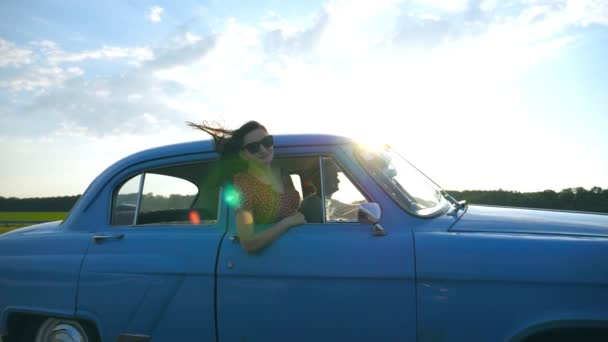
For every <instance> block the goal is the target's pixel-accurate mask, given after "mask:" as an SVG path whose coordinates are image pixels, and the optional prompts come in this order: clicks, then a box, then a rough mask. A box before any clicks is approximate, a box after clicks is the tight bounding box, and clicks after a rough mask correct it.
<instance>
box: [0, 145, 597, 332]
mask: <svg viewBox="0 0 608 342" xmlns="http://www.w3.org/2000/svg"><path fill="white" fill-rule="evenodd" d="M275 143H276V145H277V149H276V151H277V153H278V154H281V153H283V154H302V155H305V154H308V155H310V154H312V155H316V154H332V155H333V154H335V155H336V157H337V158H338V159H339V162H340V163H341V164H342V165H343V166H344V167H345V168H346V169H347V171H348V173H350V175H351V176H352V177H353V179H354V180H355V182H356V184H358V186H360V187H361V190H362V191H363V192H364V193H366V194H367V196H368V197H369V198H370V199H372V200H373V201H375V202H377V203H379V204H380V206H381V207H382V210H383V217H382V220H381V224H382V225H383V227H384V228H385V230H386V231H387V233H388V235H387V236H385V237H372V236H371V234H370V230H371V225H366V224H359V223H349V224H344V225H342V224H340V225H338V224H329V225H316V224H306V225H303V226H300V227H295V228H293V229H291V230H290V232H289V233H288V234H285V235H284V236H283V237H281V239H279V240H278V241H276V242H275V243H274V244H273V245H271V246H270V247H269V248H267V249H266V250H265V251H263V252H262V253H261V254H260V255H253V256H252V255H246V254H245V252H244V251H243V250H242V248H241V247H240V246H239V245H238V244H236V243H234V242H233V241H231V240H229V236H230V235H232V234H231V233H234V222H232V221H230V220H229V218H230V213H229V211H228V209H227V208H225V207H222V208H221V214H220V220H219V221H218V223H217V224H216V225H214V226H213V227H209V226H207V227H205V226H200V227H192V228H172V227H169V226H156V227H145V228H144V227H137V228H129V227H121V228H117V227H109V226H108V222H109V213H110V209H109V206H110V203H111V197H112V193H111V191H112V190H113V188H114V187H115V186H116V185H117V184H118V183H119V182H120V181H122V180H123V179H124V178H125V177H127V176H129V175H134V174H136V172H138V170H142V169H147V168H149V167H153V166H162V165H166V164H168V163H176V162H187V161H195V160H204V159H213V158H217V154H215V153H214V152H213V146H212V144H211V143H210V142H209V141H205V142H193V143H186V144H178V145H172V146H166V147H160V148H156V149H152V150H148V151H144V152H140V153H137V154H135V155H133V156H130V157H127V158H125V159H123V160H121V161H119V162H117V163H116V164H114V165H113V166H111V167H110V168H108V169H107V170H106V171H104V172H103V173H102V174H101V175H100V176H99V177H97V178H96V179H95V180H94V181H93V182H92V184H91V185H90V186H89V188H88V190H87V191H86V192H85V194H84V195H83V196H82V198H81V200H80V201H79V202H78V203H77V204H76V205H75V206H74V208H73V210H72V211H71V213H70V215H69V217H68V218H67V219H66V220H65V221H64V222H63V223H62V224H58V223H50V224H44V225H37V226H33V227H28V228H24V229H20V230H16V231H14V232H11V233H8V234H4V235H2V236H0V310H1V314H0V335H2V334H6V333H7V326H6V323H7V319H8V316H9V314H11V313H13V312H32V313H39V314H46V315H49V316H60V317H72V318H77V319H87V320H89V321H91V322H94V323H95V325H96V326H97V328H98V329H99V331H100V333H101V336H102V339H103V341H115V340H116V337H117V336H118V334H120V333H133V334H148V335H149V336H152V338H153V339H154V340H157V341H165V340H167V341H170V340H175V339H181V340H184V339H193V338H194V339H200V340H212V339H216V336H217V337H219V340H220V341H224V340H232V339H233V338H235V339H236V338H238V339H241V338H242V337H246V338H247V340H249V341H251V340H260V339H264V338H285V337H291V338H292V339H300V340H303V339H344V338H349V339H354V340H368V339H373V340H377V339H379V338H382V339H385V340H394V339H402V340H414V339H418V340H422V341H427V340H445V341H461V340H468V341H500V340H507V339H510V338H516V339H519V338H522V337H525V336H526V335H527V334H529V333H532V332H535V331H538V330H539V329H544V328H547V327H559V326H582V325H585V324H593V326H598V325H601V324H606V322H607V321H608V268H607V266H606V263H605V260H608V259H607V257H608V240H607V239H606V231H607V227H608V224H607V222H606V217H607V216H605V215H587V214H579V213H564V212H555V211H534V210H523V209H514V208H497V207H480V206H469V207H468V208H467V209H465V210H458V211H456V210H442V211H441V212H440V213H439V215H438V216H437V217H433V218H427V219H425V218H419V217H414V216H412V215H410V214H408V213H406V212H405V211H404V210H402V209H401V208H400V207H399V206H398V205H397V204H396V203H395V202H394V201H393V200H392V199H391V198H390V197H389V196H388V195H387V194H386V193H385V192H384V190H382V189H381V188H380V187H379V186H377V184H376V183H375V182H374V181H373V180H372V179H371V178H370V177H369V176H368V175H367V174H366V173H365V171H363V169H362V168H361V167H359V165H357V164H356V162H355V159H354V158H353V157H352V151H351V149H350V147H349V145H348V144H349V143H350V140H348V139H344V138H340V137H333V136H316V135H302V136H278V137H277V138H276V139H275ZM446 209H449V208H447V206H446ZM452 209H453V208H452ZM227 229H229V232H230V233H229V234H228V235H227V236H225V233H226V230H227ZM96 233H112V234H114V233H122V234H125V235H124V238H123V239H122V240H108V241H106V242H103V243H101V244H93V243H91V238H92V236H93V234H96ZM89 246H90V250H89V252H88V254H87V248H89ZM176 246H179V247H176ZM220 246H221V247H220ZM218 253H219V254H218ZM85 254H86V259H85ZM218 255H219V258H217V257H218ZM81 265H82V268H83V270H82V273H81V275H80V278H81V281H80V284H81V286H80V290H79V291H77V286H78V278H79V272H80V267H81ZM216 282H217V287H216ZM215 292H217V298H215V297H214V296H215V295H216V293H215ZM216 301H217V302H216ZM215 310H217V312H216V311H215ZM216 318H217V321H216ZM216 326H217V327H218V329H219V330H218V331H217V332H216V331H215V327H216ZM192 328H196V329H192ZM295 333H298V335H295Z"/></svg>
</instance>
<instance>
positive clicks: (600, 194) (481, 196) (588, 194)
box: [449, 187, 608, 213]
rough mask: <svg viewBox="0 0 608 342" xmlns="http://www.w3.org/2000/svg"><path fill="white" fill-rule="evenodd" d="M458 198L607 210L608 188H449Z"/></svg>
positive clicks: (553, 207)
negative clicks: (522, 190)
mask: <svg viewBox="0 0 608 342" xmlns="http://www.w3.org/2000/svg"><path fill="white" fill-rule="evenodd" d="M449 193H450V194H451V195H452V196H453V197H455V198H456V199H459V200H466V201H467V202H468V203H472V204H489V205H501V206H509V207H524V208H541V209H558V210H575V211H594V212H603V213H608V189H602V188H600V187H593V188H591V189H589V190H587V189H585V188H582V187H579V188H568V189H563V190H562V191H560V192H556V191H553V190H545V191H540V192H518V191H505V190H493V191H476V190H467V191H449Z"/></svg>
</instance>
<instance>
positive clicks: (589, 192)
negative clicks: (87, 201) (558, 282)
mask: <svg viewBox="0 0 608 342" xmlns="http://www.w3.org/2000/svg"><path fill="white" fill-rule="evenodd" d="M448 192H449V193H450V194H451V195H452V196H453V197H455V198H456V199H458V200H466V201H467V202H468V203H471V204H489V205H501V206H510V207H524V208H541V209H559V210H576V211H594V212H603V213H608V189H602V188H600V187H593V188H591V189H585V188H582V187H578V188H568V189H563V190H561V191H559V192H556V191H553V190H545V191H540V192H519V191H507V190H489V191H488V190H466V191H448ZM79 198H80V195H78V196H63V197H45V198H15V197H10V198H5V197H0V211H69V210H70V209H71V208H72V207H73V206H74V204H75V203H76V201H77V200H78V199H79ZM144 200H145V201H146V202H147V204H148V205H150V206H151V207H153V208H171V207H176V206H179V207H183V206H184V205H185V203H184V201H190V202H191V201H192V197H188V198H181V196H171V197H163V196H159V195H152V194H146V195H145V196H144ZM131 202H134V198H133V201H131Z"/></svg>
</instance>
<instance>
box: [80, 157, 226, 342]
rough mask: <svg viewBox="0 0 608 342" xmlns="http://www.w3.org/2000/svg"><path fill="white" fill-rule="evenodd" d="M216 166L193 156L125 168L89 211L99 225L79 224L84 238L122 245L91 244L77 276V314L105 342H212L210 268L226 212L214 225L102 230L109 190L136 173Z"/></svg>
mask: <svg viewBox="0 0 608 342" xmlns="http://www.w3.org/2000/svg"><path fill="white" fill-rule="evenodd" d="M216 158H217V155H216V154H211V153H207V154H204V153H194V154H191V155H182V156H180V157H172V158H165V159H154V160H151V161H147V162H140V163H137V164H135V166H134V167H126V168H124V167H123V168H121V172H120V173H119V174H118V175H117V176H115V177H112V179H111V180H109V181H108V182H106V184H107V185H106V187H105V188H103V189H102V190H100V194H99V195H98V196H97V198H96V199H95V201H94V202H93V203H91V205H89V209H88V210H87V215H88V216H91V215H97V216H98V217H99V219H97V220H92V222H97V224H94V225H92V223H91V222H84V223H83V225H84V224H85V223H87V224H88V225H89V227H88V230H92V231H94V234H107V235H112V234H124V237H123V238H122V239H120V240H108V241H104V242H102V243H98V244H92V245H91V247H90V249H89V252H88V254H87V256H86V259H85V262H84V264H83V269H82V274H81V284H80V289H79V290H80V291H79V296H78V297H79V303H78V313H77V314H80V313H82V315H83V316H87V317H95V320H97V321H100V322H103V326H102V327H101V329H100V334H101V336H102V337H103V339H104V340H108V341H114V340H116V339H117V338H118V336H119V335H120V334H124V333H132V334H137V335H147V336H154V337H155V339H160V340H163V338H164V339H165V340H172V339H181V338H185V339H193V340H211V339H215V298H214V289H215V266H216V257H217V251H218V248H219V244H220V241H221V239H222V237H223V236H224V233H225V227H226V211H225V209H223V208H222V211H221V212H220V213H219V216H218V218H219V219H218V221H217V223H215V224H212V225H197V226H185V227H184V226H177V227H175V226H171V225H162V224H157V225H148V226H139V227H136V228H134V227H129V226H126V227H124V226H121V227H113V226H110V225H109V223H108V222H109V221H110V218H109V210H108V203H110V202H111V198H112V190H113V189H114V188H115V187H116V186H118V185H119V183H120V182H121V181H122V180H124V179H128V178H129V177H131V176H133V175H136V174H137V173H138V172H140V171H141V170H147V169H150V168H154V167H156V166H159V165H164V164H166V163H188V162H197V161H203V160H210V159H216ZM74 222H80V221H79V220H75V221H74ZM74 224H76V223H74ZM108 299H111V300H108ZM172 312H179V313H180V314H179V315H177V316H176V315H173V314H171V313H172Z"/></svg>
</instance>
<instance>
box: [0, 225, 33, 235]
mask: <svg viewBox="0 0 608 342" xmlns="http://www.w3.org/2000/svg"><path fill="white" fill-rule="evenodd" d="M25 226H27V225H23V224H3V225H0V235H2V234H4V233H6V232H10V231H11V230H14V229H17V228H21V227H25Z"/></svg>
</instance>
